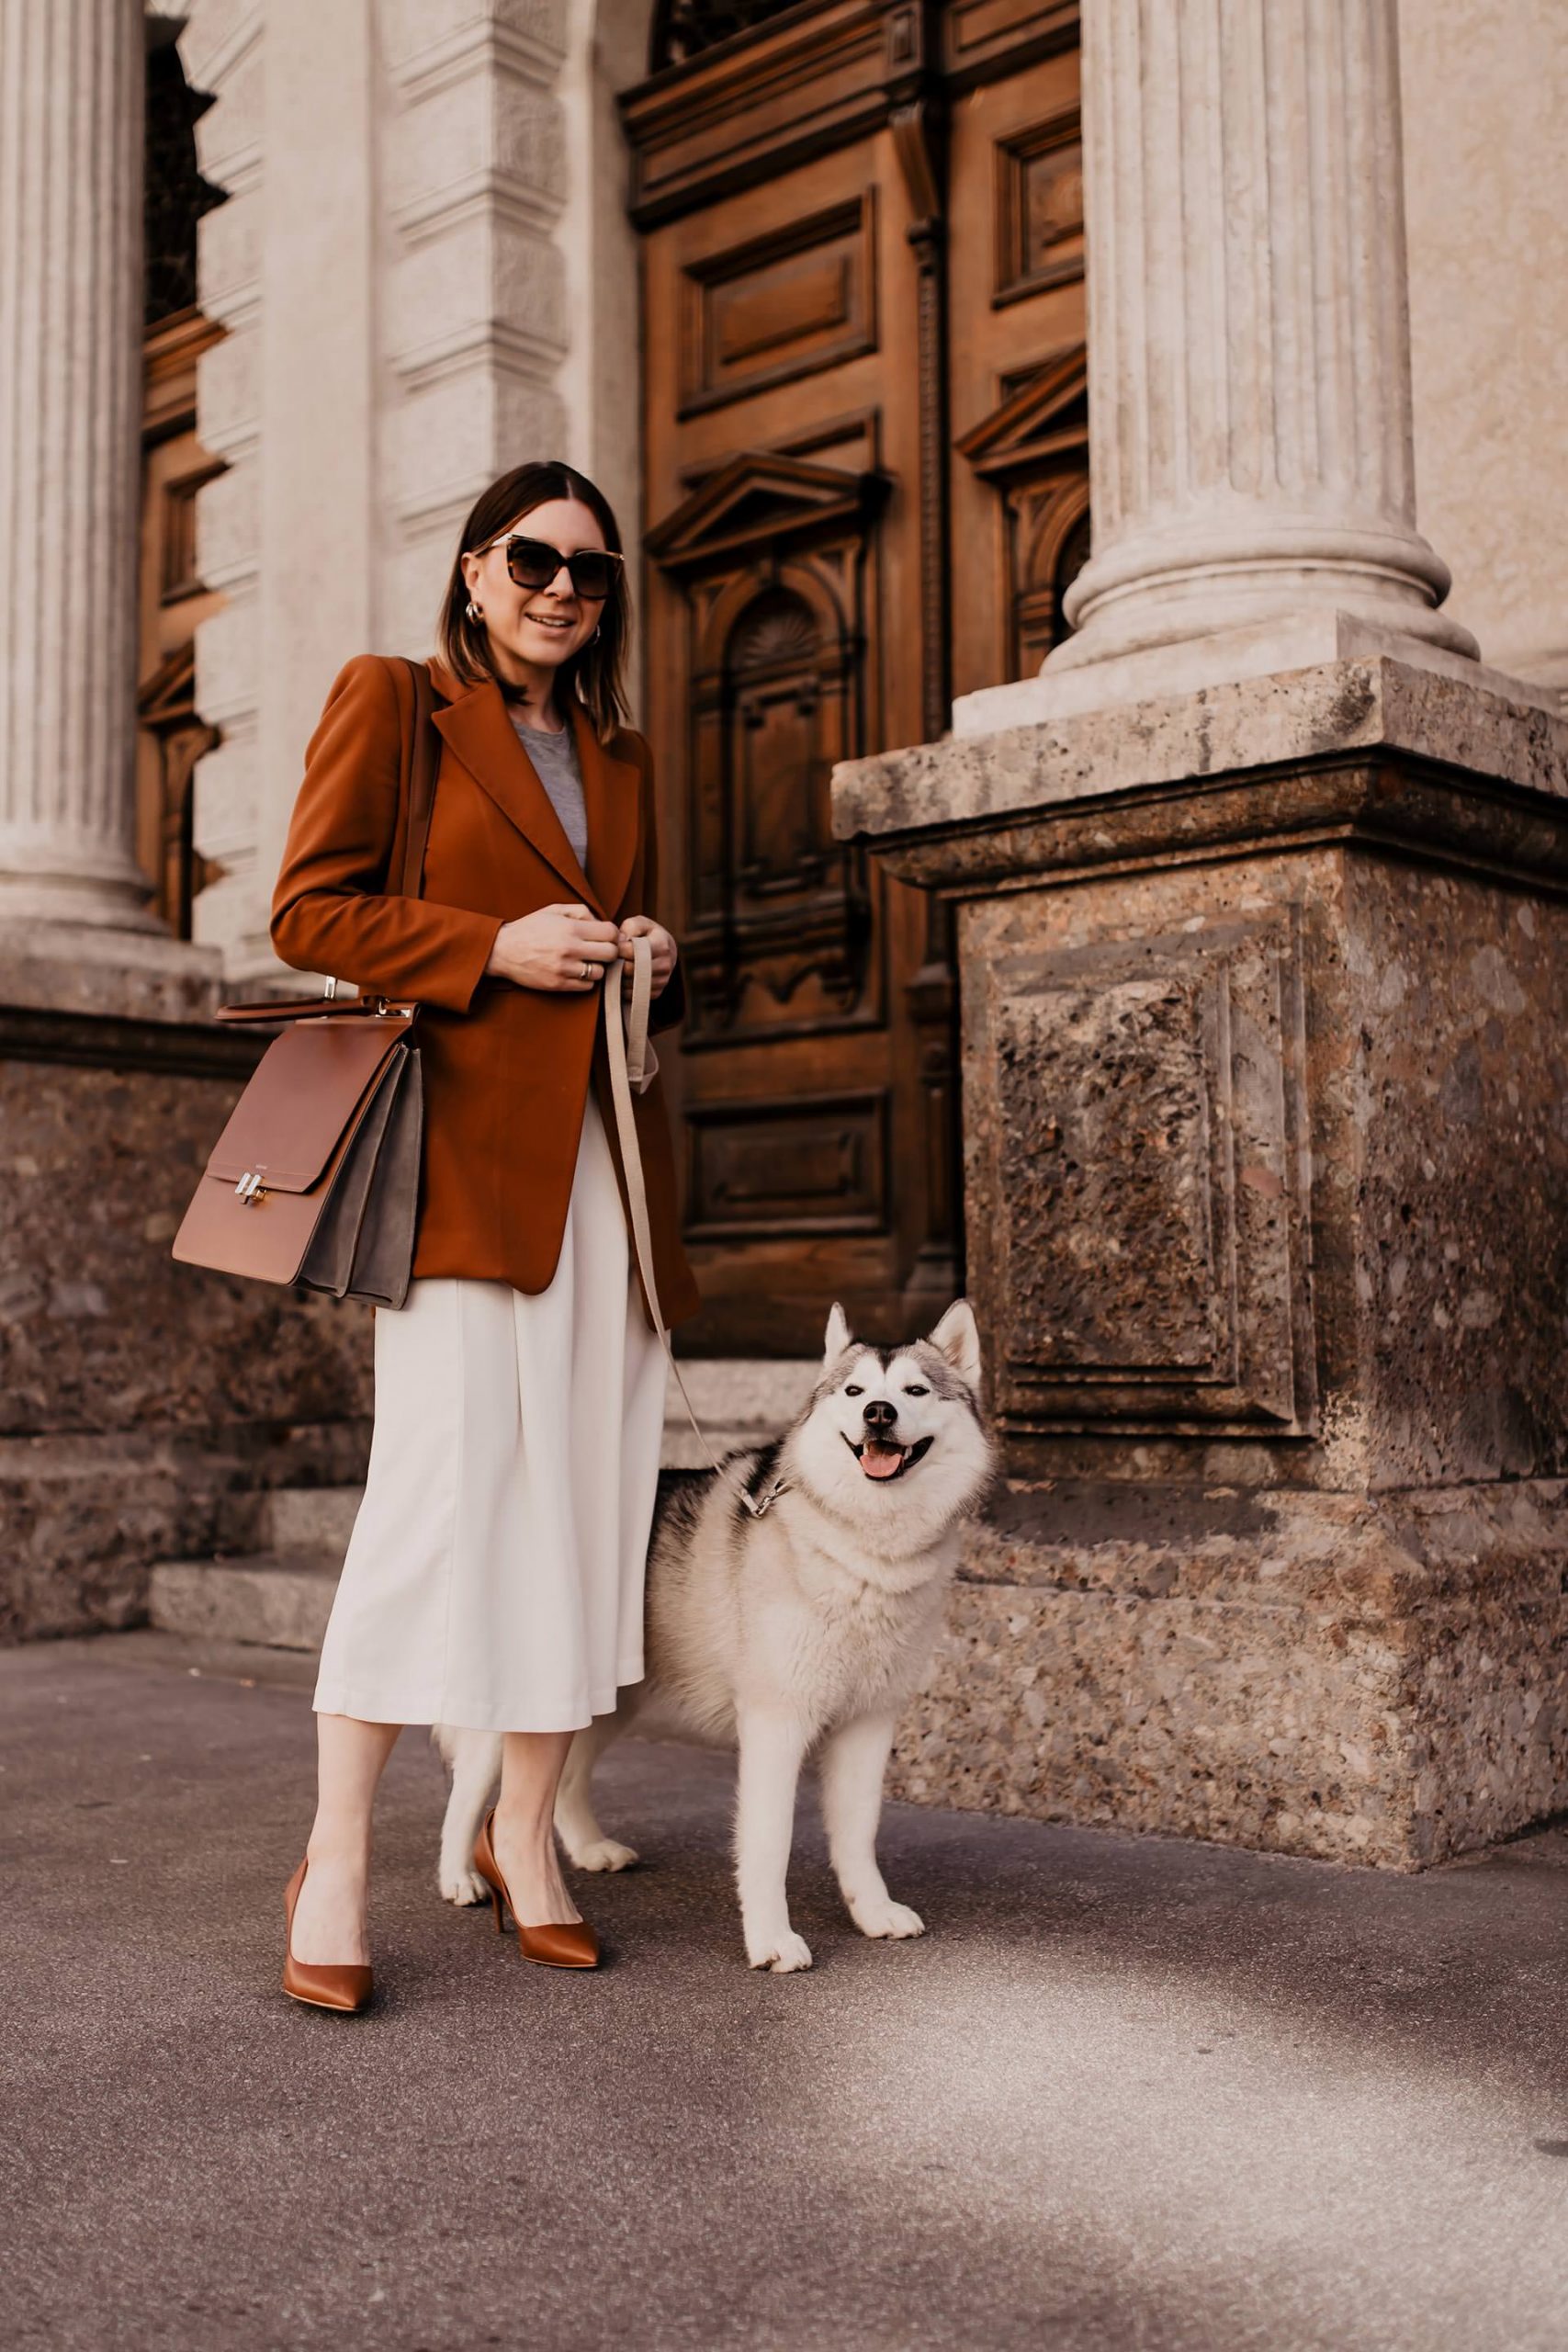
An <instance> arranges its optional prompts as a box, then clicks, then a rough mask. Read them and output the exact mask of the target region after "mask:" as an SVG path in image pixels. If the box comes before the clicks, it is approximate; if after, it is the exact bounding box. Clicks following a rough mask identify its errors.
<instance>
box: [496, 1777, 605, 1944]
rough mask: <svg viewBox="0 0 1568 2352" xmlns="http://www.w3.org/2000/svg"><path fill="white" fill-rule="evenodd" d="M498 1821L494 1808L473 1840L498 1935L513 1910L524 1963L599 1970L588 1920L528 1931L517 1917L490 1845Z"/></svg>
mask: <svg viewBox="0 0 1568 2352" xmlns="http://www.w3.org/2000/svg"><path fill="white" fill-rule="evenodd" d="M494 1819H495V1807H494V1805H491V1809H490V1811H489V1812H488V1813H487V1814H486V1815H485V1817H484V1820H483V1821H482V1822H481V1823H480V1825H479V1836H478V1837H477V1838H475V1840H474V1868H475V1870H477V1871H478V1872H479V1876H480V1877H481V1878H482V1879H483V1881H484V1883H485V1884H486V1885H487V1886H488V1887H489V1889H490V1899H491V1902H492V1903H493V1904H494V1905H495V1932H496V1934H497V1935H498V1936H499V1935H503V1934H504V1933H505V1931H506V1913H507V1911H508V1909H510V1911H511V1913H512V1917H513V1920H514V1921H515V1923H516V1928H517V1949H518V1951H520V1952H521V1953H522V1955H523V1957H524V1959H525V1960H536V1961H537V1962H538V1963H539V1965H540V1967H541V1968H597V1967H598V1965H599V1938H598V1935H597V1933H596V1932H595V1930H594V1929H593V1928H591V1927H590V1926H589V1924H588V1922H587V1920H586V1919H547V1920H546V1921H545V1923H544V1925H543V1926H542V1927H537V1928H525V1926H524V1924H523V1922H522V1920H521V1919H519V1918H518V1917H517V1905H516V1904H515V1903H513V1900H512V1897H511V1895H510V1894H508V1893H507V1891H506V1881H505V1880H504V1879H503V1878H502V1875H501V1871H500V1870H499V1869H498V1868H497V1865H496V1860H495V1848H494V1846H493V1845H492V1844H491V1822H492V1821H493V1820H494Z"/></svg>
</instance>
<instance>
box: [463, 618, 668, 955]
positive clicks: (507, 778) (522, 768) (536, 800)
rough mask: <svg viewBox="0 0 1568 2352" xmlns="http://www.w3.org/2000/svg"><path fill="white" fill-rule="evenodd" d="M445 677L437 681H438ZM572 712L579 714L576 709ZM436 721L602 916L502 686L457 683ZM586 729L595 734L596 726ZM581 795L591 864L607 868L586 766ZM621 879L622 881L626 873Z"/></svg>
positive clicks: (472, 771) (575, 892)
mask: <svg viewBox="0 0 1568 2352" xmlns="http://www.w3.org/2000/svg"><path fill="white" fill-rule="evenodd" d="M432 667H433V668H434V664H433V665H432ZM443 682H444V681H443V680H438V684H439V683H443ZM573 716H574V718H575V716H576V714H575V713H574V714H573ZM435 725H436V729H437V730H438V732H439V733H440V735H441V737H442V739H443V741H445V742H446V743H447V744H448V745H450V747H451V749H452V751H453V752H455V753H456V754H457V758H458V759H459V760H461V762H462V763H463V765H464V766H465V767H466V768H467V769H468V774H469V775H471V776H473V777H474V779H475V781H476V782H477V783H479V785H481V786H483V788H484V790H485V791H486V792H488V793H489V795H490V797H491V799H492V800H493V801H494V802H495V804H496V806H497V808H498V809H500V810H501V811H502V815H503V816H506V817H508V818H510V819H511V820H512V822H513V824H514V825H515V826H516V828H517V830H518V831H519V832H520V833H522V834H523V835H525V838H526V839H527V840H528V841H529V842H532V843H533V845H534V847H535V849H536V850H537V852H538V854H539V855H540V856H541V857H542V858H543V859H544V860H545V863H546V864H547V865H552V866H554V868H555V870H556V872H557V873H558V875H559V876H560V877H561V880H562V881H563V882H565V883H566V884H567V885H568V887H569V888H570V892H571V895H572V897H573V898H574V899H582V900H584V902H585V903H586V904H587V905H589V906H591V907H592V909H593V911H594V913H595V914H597V915H603V914H604V904H602V903H601V900H600V898H599V894H598V892H597V891H596V890H595V889H594V888H593V885H592V882H591V881H590V880H589V877H588V876H587V875H586V874H584V872H583V870H582V868H581V865H579V864H578V862H577V860H576V858H575V857H574V856H573V854H572V849H571V843H570V842H569V841H568V839H567V837H566V831H565V828H564V827H563V825H562V824H561V820H560V819H559V818H558V816H557V815H556V811H555V804H554V802H553V801H552V800H551V798H550V796H549V794H548V793H547V791H546V790H545V787H544V786H543V785H542V784H541V783H540V782H539V779H538V777H537V775H536V774H535V772H534V763H533V762H532V761H531V760H530V759H529V757H528V754H527V753H526V752H525V750H524V749H523V746H522V744H521V743H520V742H519V741H518V740H517V730H516V729H515V728H514V727H513V724H512V719H511V717H510V715H509V714H508V711H507V707H506V704H505V702H504V701H503V700H502V693H501V689H500V687H499V686H497V685H495V684H492V683H491V681H490V680H489V679H486V680H484V681H483V682H482V683H481V684H479V685H477V686H471V687H469V688H468V689H467V690H466V691H465V690H463V689H461V688H459V689H458V691H457V696H456V698H455V699H454V700H453V701H451V702H449V703H448V704H447V705H446V708H445V709H444V710H443V709H437V711H436V713H435ZM588 731H589V733H590V735H592V729H589V730H588ZM578 756H579V758H580V759H581V756H582V738H581V733H580V734H579V737H578ZM583 799H584V802H585V804H586V806H587V809H588V842H589V853H588V854H589V864H590V865H592V866H594V867H595V869H596V870H597V871H603V870H604V869H603V868H602V867H601V866H600V865H599V861H598V860H596V859H595V857H594V854H593V803H592V799H590V797H589V794H588V778H587V773H586V768H585V770H584V775H583ZM628 864H629V860H628ZM622 878H623V880H624V878H625V876H623V877H622ZM612 903H613V902H612Z"/></svg>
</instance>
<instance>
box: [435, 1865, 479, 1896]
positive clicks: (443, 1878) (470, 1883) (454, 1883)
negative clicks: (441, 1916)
mask: <svg viewBox="0 0 1568 2352" xmlns="http://www.w3.org/2000/svg"><path fill="white" fill-rule="evenodd" d="M435 1883H436V1884H437V1886H438V1887H439V1888H440V1889H441V1899H442V1901H443V1902H444V1903H488V1902H489V1901H490V1889H489V1887H488V1886H487V1885H486V1884H485V1883H484V1881H483V1879H482V1878H481V1877H480V1876H479V1872H478V1871H476V1870H473V1869H471V1868H470V1867H469V1865H468V1863H466V1862H465V1863H463V1864H462V1865H461V1866H460V1867H458V1868H457V1869H451V1870H448V1869H446V1867H443V1868H442V1869H441V1870H440V1871H438V1872H437V1873H436V1880H435Z"/></svg>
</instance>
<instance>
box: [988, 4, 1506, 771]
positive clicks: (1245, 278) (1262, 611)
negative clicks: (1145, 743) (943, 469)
mask: <svg viewBox="0 0 1568 2352" xmlns="http://www.w3.org/2000/svg"><path fill="white" fill-rule="evenodd" d="M1083 117H1084V145H1085V153H1086V164H1087V194H1088V222H1087V242H1088V254H1089V386H1090V396H1089V422H1090V435H1091V442H1090V469H1091V478H1092V482H1093V505H1094V551H1093V555H1092V557H1091V560H1090V561H1089V564H1088V566H1087V567H1086V569H1085V571H1083V573H1082V574H1081V576H1080V577H1079V579H1078V580H1077V582H1076V583H1075V585H1074V587H1073V588H1072V589H1071V591H1070V592H1069V594H1068V597H1067V613H1068V616H1069V618H1070V619H1071V620H1072V621H1073V623H1074V624H1075V628H1076V629H1077V634H1076V635H1075V636H1073V637H1072V638H1070V639H1068V640H1067V641H1066V643H1065V644H1063V645H1061V646H1059V647H1057V648H1056V650H1055V651H1054V652H1053V653H1052V654H1051V655H1050V656H1049V658H1048V659H1047V661H1046V662H1045V664H1044V666H1043V672H1042V680H1041V685H1040V687H1039V688H1036V689H1035V690H1034V693H1033V695H1032V699H1031V696H1030V693H1029V689H1028V688H1027V687H1026V688H1023V689H1021V688H1019V687H1008V688H1002V689H998V690H996V691H995V692H994V693H992V694H984V695H970V696H967V697H965V698H964V702H963V703H962V704H960V705H959V706H958V708H957V710H956V712H955V719H954V723H955V726H956V728H957V730H958V731H959V732H960V733H973V732H980V731H984V730H985V729H989V728H992V727H995V726H998V725H1006V724H1009V723H1012V721H1013V720H1014V719H1015V718H1026V717H1028V716H1031V715H1036V714H1038V715H1044V714H1045V713H1047V712H1055V713H1058V714H1059V713H1063V712H1066V711H1067V710H1071V709H1080V708H1084V707H1092V706H1093V705H1096V704H1100V703H1104V702H1111V701H1121V700H1128V699H1136V698H1138V697H1140V696H1142V695H1145V694H1149V693H1158V692H1163V691H1171V690H1175V691H1179V690H1181V689H1182V688H1184V687H1188V686H1193V685H1199V684H1209V683H1211V682H1214V681H1218V680H1221V679H1224V678H1227V677H1238V676H1244V675H1254V674H1258V673H1262V672H1266V671H1269V670H1285V669H1290V668H1292V667H1295V666H1297V665H1298V664H1299V663H1300V662H1303V661H1310V660H1319V661H1321V660H1325V659H1334V658H1336V657H1337V656H1339V655H1348V654H1353V653H1356V652H1359V651H1362V650H1367V648H1368V645H1369V643H1370V641H1371V633H1372V632H1375V633H1376V636H1377V638H1378V639H1379V641H1380V642H1382V643H1384V644H1386V643H1387V642H1388V640H1389V639H1390V638H1391V637H1392V638H1394V639H1399V640H1401V641H1402V643H1401V646H1400V649H1399V650H1402V651H1403V652H1404V653H1405V654H1406V656H1407V657H1408V656H1409V655H1411V654H1412V653H1413V652H1414V650H1415V648H1416V646H1420V647H1423V648H1425V649H1427V655H1428V658H1430V657H1433V656H1435V657H1436V658H1437V660H1438V662H1439V664H1440V663H1441V661H1442V659H1443V657H1445V656H1447V657H1452V656H1459V657H1461V658H1467V659H1471V660H1473V658H1474V656H1475V654H1476V650H1477V649H1476V644H1475V640H1474V639H1473V638H1472V636H1471V635H1470V633H1469V632H1468V630H1466V629H1464V628H1461V627H1460V626H1459V625H1458V623H1457V622H1454V621H1452V620H1450V619H1449V618H1448V617H1447V616H1445V615H1444V614H1443V613H1441V612H1440V611H1439V610H1438V606H1439V605H1440V604H1441V602H1442V599H1443V597H1444V596H1445V595H1446V594H1447V592H1448V587H1449V572H1448V569H1447V566H1446V565H1445V564H1444V563H1443V562H1442V561H1441V560H1440V559H1439V558H1438V556H1437V555H1436V554H1434V552H1433V550H1432V549H1431V548H1429V547H1428V546H1427V542H1426V540H1425V539H1424V538H1422V537H1421V536H1420V533H1419V532H1418V531H1417V530H1416V492H1415V474H1414V465H1413V458H1412V433H1411V404H1410V330H1409V317H1408V303H1407V299H1406V287H1405V259H1404V186H1403V167H1402V153H1401V140H1400V117H1399V58H1398V45H1397V34H1396V26H1395V14H1394V0H1174V5H1170V6H1157V7H1151V6H1147V5H1146V0H1086V6H1085V7H1084V10H1083ZM1416 658H1420V657H1418V656H1417V657H1416ZM1107 665H1114V666H1107ZM1085 671H1088V672H1089V673H1091V674H1090V675H1089V676H1087V677H1080V676H1075V675H1074V674H1073V673H1079V672H1085ZM1014 706H1016V708H1015V707H1014Z"/></svg>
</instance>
